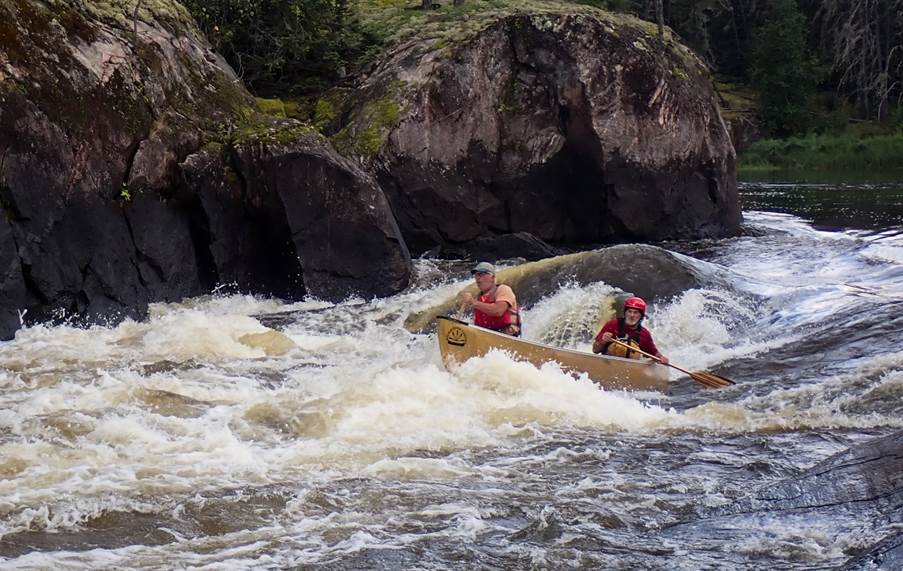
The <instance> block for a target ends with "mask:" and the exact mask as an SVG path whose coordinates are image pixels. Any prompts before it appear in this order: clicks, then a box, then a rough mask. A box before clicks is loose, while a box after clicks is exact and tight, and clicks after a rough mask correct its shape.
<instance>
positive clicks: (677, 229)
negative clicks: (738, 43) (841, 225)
mask: <svg viewBox="0 0 903 571" xmlns="http://www.w3.org/2000/svg"><path fill="white" fill-rule="evenodd" d="M465 36H466V35H465ZM358 94H359V97H360V99H359V100H358V101H359V102H358V103H356V104H355V103H352V104H351V105H350V108H351V111H350V113H349V114H348V115H347V116H348V120H347V121H346V122H345V123H343V124H342V125H337V126H335V129H336V130H339V128H341V130H340V131H339V132H338V133H337V134H336V139H337V141H339V143H341V142H343V141H346V142H347V144H346V147H347V151H348V152H357V153H358V154H360V155H362V156H367V155H368V154H369V153H372V155H369V156H371V157H372V160H371V162H370V164H371V165H372V168H373V170H374V172H376V173H377V175H378V180H379V181H380V183H381V184H382V185H383V188H384V189H385V190H386V192H387V193H388V196H389V199H390V201H391V203H392V207H393V210H394V211H395V213H396V216H397V217H398V221H399V225H400V226H401V228H402V232H403V234H404V236H405V239H406V240H407V242H408V245H409V247H410V248H411V250H412V252H414V253H415V254H419V253H420V252H424V251H427V250H430V249H431V248H433V247H435V246H437V245H440V246H443V247H446V246H449V245H455V244H460V243H464V242H468V241H471V240H475V239H477V238H481V237H491V236H497V235H502V234H512V233H518V232H528V233H530V234H532V235H534V236H536V237H537V238H539V239H541V240H544V241H547V242H549V243H553V244H566V243H599V242H606V241H619V242H622V241H642V240H658V239H665V238H689V237H704V236H722V235H726V234H734V233H736V232H737V231H738V229H739V223H740V208H739V204H738V198H737V189H736V178H735V154H734V149H733V147H732V145H731V141H730V136H729V133H728V131H727V128H726V127H725V124H724V122H723V121H722V119H721V116H720V114H719V110H718V105H717V99H716V97H715V96H714V94H713V91H712V87H711V81H710V78H709V75H708V73H707V71H706V70H705V68H704V66H703V65H702V63H701V62H700V61H699V60H698V59H697V58H696V57H695V56H694V55H693V54H692V52H690V51H689V50H688V49H686V48H684V47H683V46H681V45H680V44H678V43H675V42H672V41H668V42H663V41H662V40H660V39H658V38H657V37H656V36H655V34H654V32H653V31H652V30H651V29H650V28H649V26H648V25H645V24H644V23H641V22H640V21H638V20H635V19H632V18H628V17H623V16H615V15H606V13H603V12H594V13H593V14H592V15H588V14H577V13H575V14H554V13H549V14H542V15H538V14H535V15H529V14H517V15H511V16H508V17H503V18H501V19H500V20H498V21H496V22H495V23H493V24H491V25H489V26H487V27H485V28H484V29H482V30H480V31H479V32H475V33H472V34H470V35H469V36H466V37H462V38H456V39H455V42H454V45H453V46H448V42H447V41H435V40H434V39H433V40H419V41H413V42H411V43H408V44H406V45H403V46H401V47H400V48H398V49H397V50H396V51H395V52H394V53H393V54H392V55H391V56H390V57H388V58H387V59H386V60H385V61H384V62H382V64H381V65H380V66H379V67H378V68H377V69H376V71H375V72H374V73H373V74H372V75H371V76H370V77H368V78H367V80H366V81H365V82H363V85H361V89H360V90H359V91H358ZM374 130H381V132H384V133H385V142H384V143H382V144H380V145H378V146H377V148H375V149H374V148H373V145H372V144H370V143H373V141H372V140H370V139H372V137H371V138H370V139H368V138H367V135H368V134H372V132H373V131H374ZM363 143H368V144H363ZM376 143H379V141H376Z"/></svg>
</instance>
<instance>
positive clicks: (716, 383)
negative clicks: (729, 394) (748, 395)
mask: <svg viewBox="0 0 903 571" xmlns="http://www.w3.org/2000/svg"><path fill="white" fill-rule="evenodd" d="M690 378H692V379H693V380H694V381H696V382H697V383H699V384H701V385H705V386H706V387H708V388H710V389H723V388H724V387H729V386H731V385H735V384H737V383H735V382H734V381H732V380H730V379H728V378H727V377H722V376H720V375H715V374H713V373H707V372H705V371H693V372H692V373H690Z"/></svg>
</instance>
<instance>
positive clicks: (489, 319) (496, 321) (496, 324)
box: [473, 284, 520, 337]
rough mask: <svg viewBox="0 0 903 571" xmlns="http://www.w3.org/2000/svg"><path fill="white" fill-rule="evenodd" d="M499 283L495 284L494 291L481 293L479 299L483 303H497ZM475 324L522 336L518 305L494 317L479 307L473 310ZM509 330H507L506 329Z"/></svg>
mask: <svg viewBox="0 0 903 571" xmlns="http://www.w3.org/2000/svg"><path fill="white" fill-rule="evenodd" d="M499 285H501V284H496V285H495V286H493V288H492V291H488V292H486V293H484V294H480V297H479V298H478V299H479V301H482V302H483V303H495V294H496V290H497V289H498V287H499ZM473 324H474V325H478V326H480V327H485V328H486V329H492V330H493V331H501V332H502V333H508V334H509V335H514V336H515V337H520V310H519V308H517V307H509V308H508V310H507V311H505V313H503V314H501V315H499V316H498V317H494V316H492V315H487V314H485V313H483V312H482V311H480V310H479V309H474V310H473ZM506 330H507V331H506Z"/></svg>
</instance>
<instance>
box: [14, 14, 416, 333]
mask: <svg viewBox="0 0 903 571" xmlns="http://www.w3.org/2000/svg"><path fill="white" fill-rule="evenodd" d="M249 125H250V126H251V127H252V128H251V129H250V131H251V132H250V133H249V132H248V126H249ZM307 131H309V129H307V130H305V129H304V128H303V127H302V126H301V125H300V124H298V123H297V122H294V123H291V124H288V125H285V124H279V125H269V123H268V120H267V119H265V118H262V117H261V116H260V115H259V113H258V111H257V109H256V103H255V100H254V99H253V98H252V97H251V96H250V95H249V94H248V93H247V91H246V90H245V89H244V87H243V86H242V85H241V82H240V81H239V80H238V78H237V77H236V76H235V74H234V73H233V72H232V70H231V69H229V67H228V66H227V65H226V64H225V63H224V62H223V61H222V60H221V58H219V56H217V55H216V54H214V53H213V52H211V51H210V48H209V46H208V44H207V43H206V40H205V39H204V38H203V37H202V36H201V34H200V33H199V32H198V30H197V29H196V26H195V24H194V21H193V20H192V18H191V17H190V15H189V14H188V13H187V12H186V11H185V9H184V8H183V7H182V6H181V5H180V4H178V3H177V2H175V1H173V0H156V1H154V2H145V3H141V2H139V3H137V4H136V3H134V2H120V1H113V2H84V1H82V0H57V1H55V2H40V1H38V0H10V1H7V2H3V3H0V206H2V208H3V211H4V214H5V216H3V219H2V220H0V293H2V298H0V338H8V337H9V336H10V335H12V333H13V332H14V331H15V329H16V328H18V327H19V326H20V321H21V320H23V319H24V321H25V322H26V323H27V322H34V321H43V320H47V319H54V318H58V317H59V318H72V317H75V318H77V319H86V320H89V321H98V320H114V321H115V320H118V319H120V318H122V317H124V316H135V317H140V316H141V315H143V314H144V313H145V311H146V308H147V304H148V303H150V302H153V301H166V300H180V299H182V298H183V297H185V296H191V295H197V294H199V293H203V292H206V291H209V290H210V288H212V287H213V286H215V285H217V284H218V283H237V284H239V285H240V286H243V289H245V290H246V291H251V292H254V293H266V294H270V293H275V294H277V295H285V296H288V297H300V296H301V295H304V294H305V293H313V294H315V295H318V296H321V297H326V298H337V297H343V296H347V295H349V294H351V293H358V294H361V295H365V296H371V295H387V294H390V293H394V292H396V291H398V290H399V289H402V288H403V287H404V286H405V285H406V284H407V280H408V275H409V272H410V268H409V262H408V261H407V257H408V253H407V250H406V248H405V246H404V243H403V242H402V241H401V239H400V236H399V234H398V231H397V229H396V227H395V223H394V220H392V216H391V212H390V211H389V210H388V205H387V203H386V200H385V198H384V197H383V196H382V194H381V191H380V189H379V188H378V187H377V186H376V184H375V182H374V181H373V180H372V178H371V177H370V176H369V175H367V174H366V173H364V172H362V171H361V170H360V168H358V167H357V166H355V165H354V164H353V163H351V162H349V161H347V160H345V159H342V158H341V157H340V156H339V155H338V154H337V153H336V152H335V151H334V150H333V149H332V147H331V145H330V144H329V143H328V142H326V141H325V140H323V139H321V138H312V137H308V138H304V133H305V132H307ZM273 133H278V134H279V137H280V138H279V140H278V141H273V140H272V136H273ZM239 134H240V136H239ZM295 135H297V136H298V138H299V140H298V141H297V142H296V143H295V144H290V143H291V139H290V138H286V137H293V136H295ZM215 141H218V142H219V143H221V144H220V145H219V147H217V151H216V152H212V151H210V148H211V147H215V146H216V145H213V144H212V142H215ZM201 149H203V150H201ZM196 154H200V156H198V157H196V158H190V157H192V156H194V155H196ZM207 154H212V156H213V158H205V157H206V156H207ZM223 157H229V158H228V160H224V158H223ZM205 179H207V180H205ZM346 199H347V200H348V201H349V203H348V204H345V202H344V201H345V200H346ZM358 239H359V240H362V242H361V243H355V244H352V243H351V242H352V241H353V240H358ZM362 244H363V245H362ZM246 254H247V255H246ZM332 280H335V281H334V282H333V281H332ZM305 285H306V286H307V288H305Z"/></svg>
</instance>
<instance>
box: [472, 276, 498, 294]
mask: <svg viewBox="0 0 903 571" xmlns="http://www.w3.org/2000/svg"><path fill="white" fill-rule="evenodd" d="M473 279H474V280H475V281H476V282H477V287H478V288H480V291H481V292H483V293H486V292H487V291H489V290H491V289H492V286H494V285H495V276H494V275H493V274H490V273H487V272H477V273H475V274H474V275H473Z"/></svg>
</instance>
